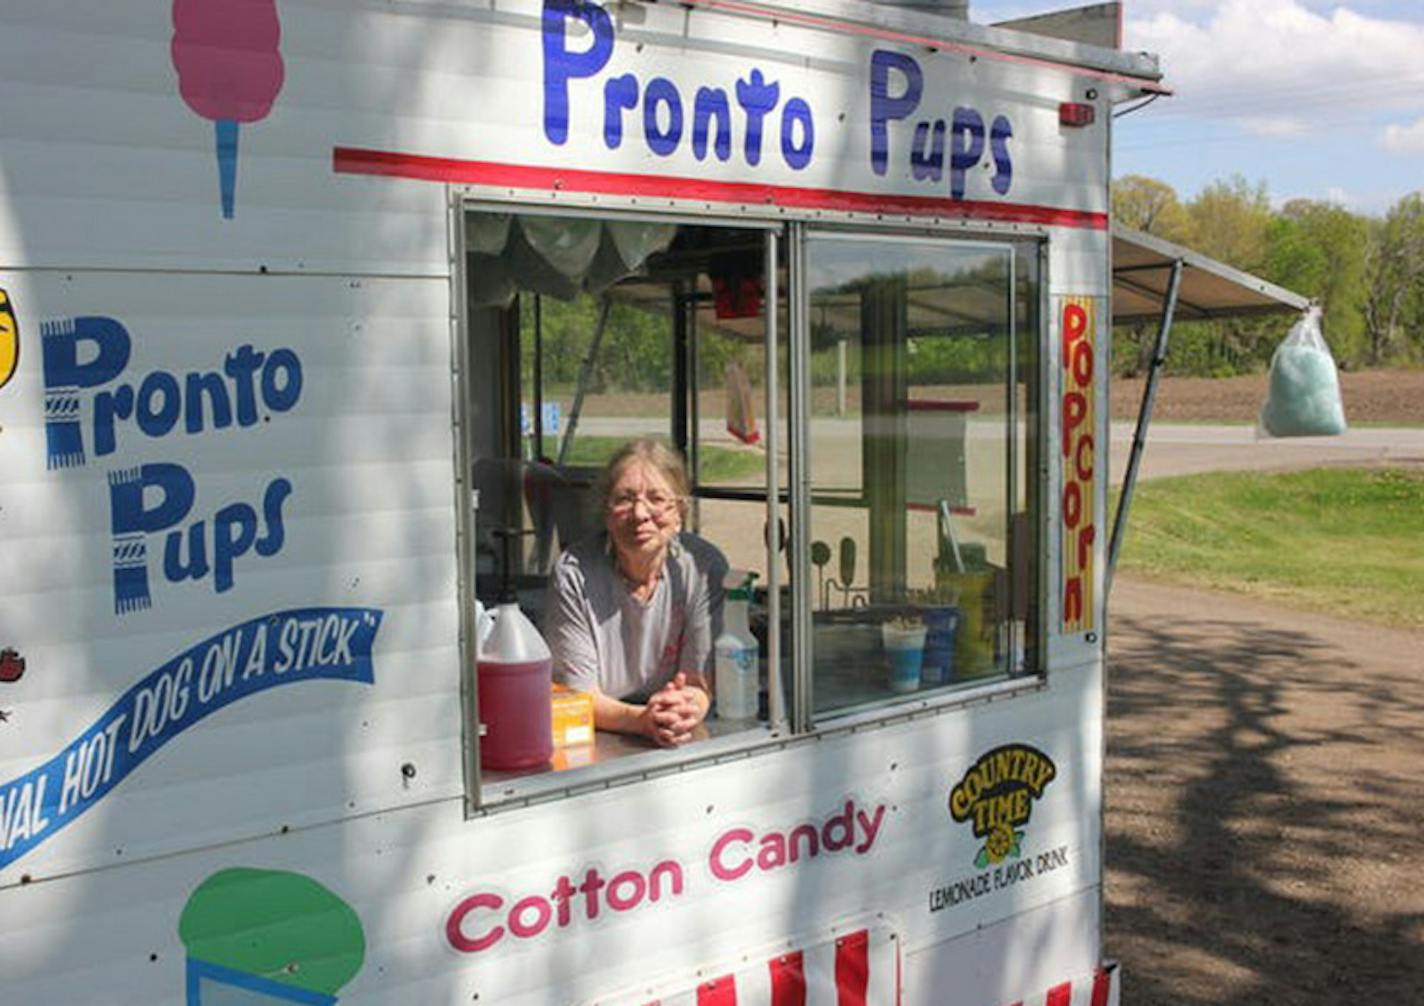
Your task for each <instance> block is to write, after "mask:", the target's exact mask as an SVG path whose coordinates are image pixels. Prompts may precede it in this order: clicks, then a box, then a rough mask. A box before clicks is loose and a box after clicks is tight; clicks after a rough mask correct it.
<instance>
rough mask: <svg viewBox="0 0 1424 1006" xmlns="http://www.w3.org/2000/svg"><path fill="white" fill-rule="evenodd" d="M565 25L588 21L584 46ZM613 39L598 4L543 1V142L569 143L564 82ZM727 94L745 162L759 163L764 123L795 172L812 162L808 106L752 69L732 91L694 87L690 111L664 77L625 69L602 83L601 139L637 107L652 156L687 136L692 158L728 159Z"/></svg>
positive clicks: (603, 54)
mask: <svg viewBox="0 0 1424 1006" xmlns="http://www.w3.org/2000/svg"><path fill="white" fill-rule="evenodd" d="M571 22H582V23H583V24H584V25H586V26H587V29H588V34H589V35H590V39H589V41H588V43H587V45H586V47H585V46H582V45H580V46H579V47H577V48H575V47H571V46H570V44H569V43H570V39H569V31H568V29H569V25H570V23H571ZM613 44H614V28H613V21H612V19H611V18H610V17H609V16H608V12H607V11H605V10H604V9H603V8H602V7H600V6H598V5H597V4H595V3H591V2H579V0H544V18H543V49H544V135H545V136H546V137H548V139H549V142H550V143H555V144H560V145H562V144H564V143H566V142H568V138H569V123H570V118H571V115H570V111H569V86H570V83H571V82H573V81H579V80H590V79H592V78H595V77H596V76H597V75H598V74H599V72H600V71H602V70H603V68H604V67H606V66H607V65H608V61H609V60H610V59H611V58H612V56H613ZM733 94H734V95H735V98H736V107H737V109H738V110H739V111H740V112H741V119H742V120H743V123H744V124H743V129H742V142H741V145H740V148H739V149H740V151H741V155H742V158H743V159H744V160H745V161H746V163H747V164H749V165H752V166H755V165H757V164H760V163H761V158H762V144H763V136H764V134H765V133H766V131H767V129H768V128H769V127H768V123H773V124H775V126H776V128H778V135H779V145H780V150H781V158H782V160H783V161H785V162H786V164H787V165H788V166H789V167H790V168H792V169H793V170H795V171H800V170H801V169H802V168H804V167H806V165H807V164H809V163H810V162H811V155H812V152H813V150H814V149H815V145H816V123H815V117H814V115H813V114H812V112H811V106H810V104H809V103H808V102H807V101H806V100H805V99H804V98H798V97H788V98H787V99H786V100H785V101H784V102H783V101H782V100H781V99H782V95H781V84H780V83H779V82H777V81H775V80H770V81H769V80H767V79H766V75H765V74H764V73H762V71H761V70H759V69H756V68H755V67H753V68H752V69H751V70H750V71H749V72H748V73H747V75H746V76H745V77H739V78H738V79H737V80H736V81H735V82H734V84H733V87H732V91H731V94H729V93H728V90H727V88H726V87H718V86H714V85H708V86H702V87H698V88H697V91H696V93H695V94H694V95H693V98H692V104H691V115H690V116H689V114H688V111H689V109H688V106H687V104H686V102H685V100H684V98H683V95H682V92H681V91H680V90H679V89H678V86H677V84H676V83H674V82H673V81H671V80H669V79H668V78H666V77H654V78H652V79H651V80H649V81H647V82H646V83H643V82H640V81H639V80H638V77H637V76H636V75H635V74H632V73H624V74H620V75H618V76H612V77H609V78H608V79H606V80H604V81H603V143H604V145H605V146H606V147H607V148H608V149H609V150H617V149H618V148H619V147H621V146H622V145H623V136H624V129H625V125H626V123H625V119H624V116H625V113H629V114H631V113H633V112H635V111H636V110H637V109H638V108H639V107H640V106H641V108H642V115H641V124H642V134H643V142H644V143H645V144H647V147H648V149H649V150H650V151H651V152H652V153H653V154H655V155H656V156H658V157H669V156H671V155H672V154H673V153H674V152H676V151H677V149H678V148H679V147H680V146H681V145H682V144H683V143H684V141H686V142H687V143H688V144H689V145H690V147H691V150H692V156H693V157H695V158H696V159H697V160H699V161H702V160H706V158H707V155H708V151H709V149H710V151H711V153H712V156H714V157H716V158H717V160H719V161H727V160H730V159H731V157H732V150H733V142H732V141H733V135H732V124H733V115H732V95H733ZM778 105H779V106H780V108H781V112H780V115H779V116H777V115H776V114H775V113H776V109H777V107H778ZM637 121H638V120H637V119H634V123H635V128H636V123H637ZM689 123H690V129H689Z"/></svg>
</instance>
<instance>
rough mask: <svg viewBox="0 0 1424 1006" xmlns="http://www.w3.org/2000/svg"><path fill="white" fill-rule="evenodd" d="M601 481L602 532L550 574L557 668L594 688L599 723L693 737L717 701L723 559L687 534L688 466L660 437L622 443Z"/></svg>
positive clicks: (680, 739)
mask: <svg viewBox="0 0 1424 1006" xmlns="http://www.w3.org/2000/svg"><path fill="white" fill-rule="evenodd" d="M602 488H603V514H604V530H603V532H601V533H600V534H598V535H597V536H596V537H594V538H591V539H589V540H587V541H584V542H581V543H579V544H576V545H574V546H572V547H571V548H568V549H566V550H565V551H564V553H563V555H562V556H560V558H559V561H558V562H557V563H556V564H555V566H554V571H553V574H552V576H551V578H550V583H549V598H548V602H547V604H546V605H545V612H546V613H545V618H544V637H545V639H546V640H547V641H548V644H549V649H550V651H551V652H552V653H553V658H554V676H555V678H556V679H557V680H559V681H561V682H563V683H564V684H566V685H568V686H569V687H571V688H574V689H577V690H579V691H587V692H591V693H592V694H593V715H594V724H595V726H597V728H598V729H600V730H614V731H618V732H619V733H627V734H637V735H640V736H643V737H647V738H648V739H650V740H652V741H653V742H655V743H657V744H659V745H662V746H664V747H675V746H677V745H679V744H685V743H687V741H689V740H691V739H692V737H693V732H694V731H695V730H696V728H697V727H698V725H699V724H701V722H702V721H703V720H704V719H705V718H706V716H707V711H708V709H709V708H710V707H711V704H712V688H711V682H712V661H713V642H714V641H715V640H716V638H717V634H718V633H719V632H721V623H722V580H723V578H724V576H725V575H726V572H727V560H726V559H725V558H724V557H723V555H722V553H721V552H720V551H719V550H718V549H717V548H716V546H714V545H712V544H711V543H710V542H707V541H705V540H704V539H702V538H699V537H698V536H697V535H694V534H692V533H690V532H686V531H683V521H684V519H685V518H686V516H687V506H688V499H689V496H690V492H689V488H688V480H687V469H686V467H685V466H684V465H683V462H682V458H681V457H680V456H679V455H678V453H677V452H676V451H674V450H673V449H672V448H670V447H668V446H667V445H666V444H664V443H662V442H661V441H658V440H652V439H641V440H634V441H632V442H630V443H628V444H625V445H624V446H623V447H622V448H620V449H619V451H618V452H617V453H616V454H615V455H614V456H613V458H612V460H610V461H609V463H608V467H607V469H606V471H605V473H604V477H603V483H602Z"/></svg>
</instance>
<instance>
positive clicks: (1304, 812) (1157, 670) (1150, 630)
mask: <svg viewBox="0 0 1424 1006" xmlns="http://www.w3.org/2000/svg"><path fill="white" fill-rule="evenodd" d="M1264 381H1265V379H1264V377H1252V378H1233V379H1230V380H1225V381H1208V380H1197V379H1169V380H1167V381H1166V382H1165V383H1164V385H1163V387H1162V390H1161V392H1160V393H1159V397H1158V400H1157V408H1156V410H1155V418H1156V419H1158V420H1161V421H1164V422H1172V421H1178V422H1181V421H1207V422H1211V421H1215V422H1220V421H1223V420H1240V421H1250V420H1253V419H1254V417H1255V414H1256V410H1257V409H1259V408H1260V402H1261V397H1262V395H1263V393H1264ZM1342 391H1343V394H1344V397H1345V407H1346V413H1347V415H1348V416H1349V418H1350V421H1351V422H1352V423H1360V422H1376V423H1387V424H1411V425H1417V424H1420V423H1424V371H1389V372H1384V371H1370V372H1362V373H1353V374H1344V375H1342ZM1141 393H1142V386H1141V382H1129V381H1118V382H1116V384H1115V385H1114V388H1113V415H1114V418H1122V419H1127V418H1131V417H1132V416H1134V415H1135V413H1136V408H1137V402H1138V401H1139V400H1140V397H1141ZM1421 547H1424V546H1421ZM1421 589H1424V585H1421ZM1108 675H1109V679H1108V706H1109V719H1108V762H1107V779H1106V787H1107V794H1108V795H1107V883H1106V887H1107V896H1106V900H1107V916H1106V943H1107V953H1108V955H1109V956H1112V957H1116V958H1117V959H1119V960H1121V961H1122V962H1123V970H1124V975H1125V980H1124V986H1123V999H1122V1001H1123V1002H1124V1003H1125V1004H1131V1006H1168V1004H1170V1006H1207V1004H1211V1006H1248V1004H1250V1006H1255V1004H1273V1006H1274V1004H1279V1006H1336V1004H1341V1006H1344V1004H1355V1003H1363V1002H1391V1003H1419V1002H1424V884H1421V883H1420V881H1419V877H1420V875H1421V874H1424V632H1419V631H1406V630H1403V629H1389V628H1381V627H1379V626H1375V625H1366V624H1364V623H1359V622H1351V621H1345V620H1341V619H1332V618H1327V617H1323V616H1320V615H1314V614H1310V613H1307V612H1302V611H1297V610H1294V609H1290V608H1285V607H1280V606H1276V605H1271V604H1266V603H1263V602H1256V601H1251V600H1248V599H1245V598H1242V597H1238V596H1235V595H1226V594H1217V593H1212V592H1208V591H1201V590H1192V589H1187V588H1182V587H1177V586H1169V585H1164V584H1155V583H1150V582H1146V581H1142V580H1137V579H1133V578H1130V577H1127V576H1119V577H1118V578H1117V580H1116V583H1115V584H1114V586H1113V594H1112V598H1111V602H1110V619H1109V636H1108Z"/></svg>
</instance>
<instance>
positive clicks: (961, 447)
mask: <svg viewBox="0 0 1424 1006" xmlns="http://www.w3.org/2000/svg"><path fill="white" fill-rule="evenodd" d="M1014 277H1015V257H1014V251H1013V248H1012V247H1010V246H1008V245H986V244H969V243H954V242H947V241H937V240H931V239H913V240H910V239H895V238H885V239H862V238H854V239H847V238H844V237H840V236H829V235H822V236H817V237H814V238H812V239H811V240H810V242H809V244H808V286H809V288H810V324H811V334H812V364H811V374H812V378H811V379H812V383H813V385H814V387H813V389H812V395H811V400H812V405H811V411H812V421H811V451H810V454H811V480H812V516H811V533H812V538H813V546H812V549H813V552H812V560H813V568H814V569H815V571H816V575H817V583H816V584H815V597H814V601H813V604H814V608H815V611H814V616H813V626H814V629H813V634H812V639H813V655H812V659H813V664H814V693H815V708H816V711H817V712H818V713H822V712H827V711H833V710H847V709H852V708H855V707H858V706H862V705H865V704H870V703H878V702H883V701H887V700H891V699H896V698H903V697H904V696H906V695H909V694H911V693H919V692H922V691H926V690H935V689H944V688H951V687H955V686H958V685H961V684H963V683H966V682H979V681H983V680H985V679H987V678H991V677H993V676H995V675H1001V674H1006V673H1009V672H1010V671H1011V670H1013V669H1014V668H1015V666H1016V661H1015V659H1014V653H1015V650H1016V649H1017V647H1016V646H1015V638H1016V634H1017V638H1018V639H1020V640H1021V639H1022V629H1021V628H1020V627H1019V625H1018V624H1016V623H1020V622H1021V619H1022V615H1023V606H1022V605H1015V603H1014V600H1015V599H1014V596H1013V595H1014V590H1013V587H1014V586H1015V579H1014V576H1013V571H1011V566H1012V565H1013V561H1012V560H1013V553H1014V552H1015V551H1018V552H1019V553H1020V559H1021V561H1024V560H1025V559H1026V554H1027V553H1028V552H1031V551H1032V549H1027V548H1019V549H1017V550H1015V549H1014V548H1012V546H1011V535H1010V528H1011V525H1012V524H1013V523H1014V522H1013V521H1012V520H1011V518H1012V514H1011V512H1010V510H1011V508H1010V506H1009V500H1010V498H1011V494H1012V498H1014V499H1015V502H1016V506H1015V507H1014V509H1023V508H1024V504H1023V503H1020V502H1019V501H1020V500H1023V499H1026V498H1027V497H1025V496H1024V495H1023V493H1024V492H1025V491H1026V489H1025V483H1026V481H1027V480H1026V479H1025V477H1024V472H1023V469H1022V467H1021V461H1020V460H1019V458H1018V457H1017V456H1018V455H1021V454H1022V453H1023V451H1022V446H1021V443H1020V442H1019V440H1018V438H1019V436H1021V434H1020V432H1019V431H1020V430H1022V429H1023V428H1024V427H1023V425H1022V421H1023V419H1024V409H1023V399H1022V397H1021V396H1020V395H1019V394H1016V393H1013V392H1011V389H1013V388H1015V385H1016V381H1015V374H1014V369H1015V358H1016V356H1017V355H1018V353H1017V349H1018V347H1016V346H1014V342H1013V333H1014V327H1015V326H1014V319H1015V304H1014V297H1013V285H1014ZM1011 347H1012V348H1011ZM1022 365H1023V361H1019V366H1020V367H1022ZM1011 403H1012V407H1011ZM1018 523H1019V524H1020V525H1023V524H1025V522H1024V521H1023V520H1020V521H1019V522H1018Z"/></svg>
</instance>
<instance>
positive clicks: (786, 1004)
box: [769, 950, 806, 1006]
mask: <svg viewBox="0 0 1424 1006" xmlns="http://www.w3.org/2000/svg"><path fill="white" fill-rule="evenodd" d="M769 967H770V968H771V1006H806V962H805V959H804V957H803V955H802V953H801V951H799V950H798V951H796V952H795V953H794V954H786V955H784V956H782V957H774V958H772V959H771V961H770V962H769Z"/></svg>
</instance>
